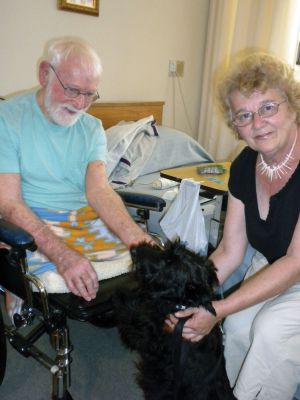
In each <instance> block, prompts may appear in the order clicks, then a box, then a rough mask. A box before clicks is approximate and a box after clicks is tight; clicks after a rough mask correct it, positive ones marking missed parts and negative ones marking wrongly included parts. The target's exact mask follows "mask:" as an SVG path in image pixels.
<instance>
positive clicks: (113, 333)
mask: <svg viewBox="0 0 300 400" xmlns="http://www.w3.org/2000/svg"><path fill="white" fill-rule="evenodd" d="M69 326H70V337H71V341H72V344H73V345H74V351H73V352H72V358H73V362H72V364H71V368H72V385H71V388H70V393H71V395H72V396H73V398H74V400H98V399H101V400H119V399H120V400H123V399H128V400H141V399H142V398H143V396H142V393H141V391H140V390H139V388H138V387H137V385H136V384H135V380H134V373H135V369H134V356H135V355H134V354H132V353H130V352H128V351H127V350H126V349H125V348H124V347H123V346H122V344H121V343H120V340H119V336H118V332H117V330H116V329H115V328H112V329H100V328H97V327H95V326H92V325H90V324H87V323H83V322H78V321H69ZM38 343H39V346H40V347H41V349H49V351H50V354H51V351H52V349H51V346H50V344H49V343H48V337H47V336H46V335H44V336H43V337H42V338H41V339H39V341H38ZM50 398H51V375H50V372H49V371H48V370H47V369H46V368H44V367H43V366H41V365H40V364H39V363H37V361H35V360H33V359H31V358H24V357H23V356H21V355H20V354H19V353H17V352H16V351H15V350H14V349H13V348H12V347H11V346H10V345H8V361H7V369H6V375H5V378H4V381H3V383H2V386H0V399H3V400H19V399H22V400H29V399H30V400H50Z"/></svg>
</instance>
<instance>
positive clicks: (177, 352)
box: [173, 317, 223, 400]
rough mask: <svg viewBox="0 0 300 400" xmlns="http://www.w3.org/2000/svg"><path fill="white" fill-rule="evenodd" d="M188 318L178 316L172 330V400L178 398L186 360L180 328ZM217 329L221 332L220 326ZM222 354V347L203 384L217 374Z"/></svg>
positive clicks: (181, 328)
mask: <svg viewBox="0 0 300 400" xmlns="http://www.w3.org/2000/svg"><path fill="white" fill-rule="evenodd" d="M189 318H190V317H185V318H180V319H179V320H178V322H177V324H176V325H175V328H174V331H173V338H174V342H173V344H174V347H173V365H174V400H178V395H179V387H180V384H181V376H182V370H183V367H184V365H185V360H186V353H185V354H182V351H181V350H182V330H183V327H184V324H185V322H186V321H187V320H188V319H189ZM219 329H220V330H221V332H222V329H221V327H219ZM222 346H223V345H222ZM222 355H223V349H222V351H220V356H219V357H218V359H217V362H216V364H215V366H214V368H213V369H212V370H211V371H210V373H209V374H208V375H207V376H206V377H205V379H204V380H202V384H203V385H207V384H208V383H209V382H210V381H211V380H213V378H214V377H215V376H216V375H217V372H218V370H219V368H220V367H221V363H222V357H223V356H222Z"/></svg>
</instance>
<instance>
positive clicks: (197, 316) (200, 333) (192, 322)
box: [165, 307, 219, 342]
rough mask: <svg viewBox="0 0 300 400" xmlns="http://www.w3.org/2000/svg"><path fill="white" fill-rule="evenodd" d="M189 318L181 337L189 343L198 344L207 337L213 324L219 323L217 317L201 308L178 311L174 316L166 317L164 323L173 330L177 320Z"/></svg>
mask: <svg viewBox="0 0 300 400" xmlns="http://www.w3.org/2000/svg"><path fill="white" fill-rule="evenodd" d="M184 317H190V318H189V319H188V320H187V321H186V323H185V324H184V327H183V331H182V337H183V338H184V339H186V340H189V341H191V342H198V341H199V340H201V339H202V338H203V337H204V336H206V335H208V334H209V332H210V331H211V330H212V329H213V327H214V326H215V324H216V323H217V322H218V321H219V319H218V317H216V316H214V315H213V314H211V313H210V312H209V311H206V310H205V308H203V307H199V308H196V307H192V308H187V309H186V310H184V311H178V312H177V313H175V314H174V315H168V317H167V319H166V321H165V323H166V324H167V325H168V326H169V327H170V329H171V330H173V329H174V327H175V325H176V324H177V322H178V318H184Z"/></svg>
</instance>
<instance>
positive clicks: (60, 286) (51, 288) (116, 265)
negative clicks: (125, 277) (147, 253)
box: [33, 251, 132, 293]
mask: <svg viewBox="0 0 300 400" xmlns="http://www.w3.org/2000/svg"><path fill="white" fill-rule="evenodd" d="M92 265H93V267H94V268H95V270H96V273H97V276H98V280H99V281H102V280H104V279H109V278H113V277H115V276H118V275H122V274H126V273H127V272H129V271H131V267H132V261H131V257H130V253H129V251H128V252H125V253H123V254H122V256H121V257H119V258H117V259H115V260H109V261H93V262H92ZM38 278H39V280H40V281H41V282H42V283H43V285H44V286H45V289H46V291H47V293H68V292H70V290H69V289H68V288H67V286H66V284H65V281H64V279H63V278H62V276H61V275H59V274H58V273H57V272H56V271H53V270H49V271H46V272H43V273H42V274H40V275H38ZM33 291H34V292H36V291H38V290H37V288H36V287H35V286H34V285H33Z"/></svg>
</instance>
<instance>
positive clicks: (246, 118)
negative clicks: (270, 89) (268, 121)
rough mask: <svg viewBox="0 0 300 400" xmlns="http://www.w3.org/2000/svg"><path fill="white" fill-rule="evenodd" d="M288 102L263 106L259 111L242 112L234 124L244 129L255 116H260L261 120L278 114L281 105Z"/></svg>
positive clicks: (233, 120) (236, 117) (269, 103)
mask: <svg viewBox="0 0 300 400" xmlns="http://www.w3.org/2000/svg"><path fill="white" fill-rule="evenodd" d="M286 101H287V100H283V101H282V102H280V103H276V102H274V101H271V102H268V103H265V104H263V105H262V106H261V107H259V109H258V110H257V111H254V112H252V111H245V112H240V113H238V114H236V115H235V116H234V118H233V119H232V123H233V125H235V126H239V127H243V126H247V125H249V124H251V122H252V121H253V119H254V115H255V114H258V115H259V116H260V118H268V117H272V116H273V115H275V114H277V113H278V109H279V106H280V104H282V103H285V102H286Z"/></svg>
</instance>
